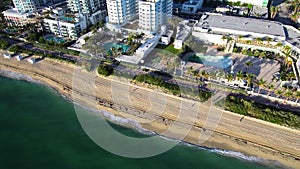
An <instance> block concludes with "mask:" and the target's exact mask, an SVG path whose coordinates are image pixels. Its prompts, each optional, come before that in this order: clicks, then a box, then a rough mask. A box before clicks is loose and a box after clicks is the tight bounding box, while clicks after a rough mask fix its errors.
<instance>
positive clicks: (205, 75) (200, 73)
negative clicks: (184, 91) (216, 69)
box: [199, 70, 208, 81]
mask: <svg viewBox="0 0 300 169" xmlns="http://www.w3.org/2000/svg"><path fill="white" fill-rule="evenodd" d="M199 76H200V79H201V81H203V80H204V79H203V78H206V79H207V78H208V74H207V72H206V71H205V70H202V71H201V72H199Z"/></svg>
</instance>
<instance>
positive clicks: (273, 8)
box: [270, 6, 279, 19]
mask: <svg viewBox="0 0 300 169" xmlns="http://www.w3.org/2000/svg"><path fill="white" fill-rule="evenodd" d="M278 11H279V7H278V6H276V7H275V6H271V8H270V13H271V16H270V17H271V19H274V18H275V16H276V15H277V13H278Z"/></svg>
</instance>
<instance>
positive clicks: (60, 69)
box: [0, 55, 300, 168]
mask: <svg viewBox="0 0 300 169" xmlns="http://www.w3.org/2000/svg"><path fill="white" fill-rule="evenodd" d="M0 70H5V71H13V72H17V73H21V74H24V75H28V76H30V77H32V78H33V79H34V80H37V81H39V82H41V83H43V84H45V85H47V86H50V87H52V88H54V89H56V90H57V91H58V92H59V93H61V94H63V95H65V96H66V97H68V98H70V99H72V100H75V101H76V102H80V103H81V104H83V105H86V106H89V107H92V108H97V109H100V110H105V111H108V112H111V113H113V114H115V115H119V116H123V117H126V118H130V119H134V120H136V121H138V122H140V124H141V125H142V126H143V127H144V128H145V129H148V130H151V131H155V132H157V133H160V134H162V135H164V136H166V137H170V138H174V139H177V138H181V136H183V135H184V136H185V134H182V133H185V132H186V131H188V133H187V135H186V136H185V137H184V140H185V141H187V142H189V143H192V144H196V145H200V146H204V147H209V148H218V149H224V150H232V151H236V152H241V153H243V154H245V155H248V156H255V157H260V158H264V159H267V160H269V162H270V163H272V164H274V163H276V162H274V161H277V162H279V163H281V164H283V165H284V166H285V167H291V168H299V166H300V139H299V138H300V131H299V130H295V129H290V128H287V127H283V126H279V125H275V124H272V123H268V122H264V121H262V120H257V119H254V118H250V117H245V118H244V119H243V120H242V121H240V119H241V118H242V117H243V116H241V115H238V114H234V113H231V112H227V111H222V110H220V109H217V108H211V107H210V104H209V103H204V104H200V103H197V102H195V101H192V100H187V99H182V98H179V97H175V96H172V95H167V94H163V93H162V92H153V90H151V89H148V88H144V87H141V86H134V85H131V84H130V85H128V84H127V83H125V82H119V81H120V80H119V79H114V78H104V77H98V76H97V75H96V73H95V72H86V71H80V70H77V69H76V68H75V66H73V65H70V64H66V63H60V62H56V61H53V60H49V59H44V60H42V61H40V62H37V63H35V64H30V63H28V62H27V61H25V60H23V61H17V60H16V59H15V58H12V59H4V58H3V56H2V55H1V56H0ZM74 77H75V78H74ZM112 89H113V90H112ZM93 95H94V96H95V97H96V98H97V99H96V98H94V97H92V96H93ZM127 97H128V99H124V98H127ZM149 98H150V99H149ZM151 98H152V99H151ZM153 98H156V99H153ZM128 100H130V102H128ZM161 103H164V104H163V106H161V105H162V104H161ZM118 110H119V111H118ZM180 110H182V111H180ZM174 121H176V125H172V124H173V123H174ZM216 123H217V124H218V125H217V126H216V128H215V129H214V127H215V126H214V124H216ZM189 127H191V130H187V128H189ZM167 130H168V131H171V132H165V131H167ZM206 136H210V137H208V138H206ZM201 139H204V142H201V143H199V140H201ZM266 162H267V161H266Z"/></svg>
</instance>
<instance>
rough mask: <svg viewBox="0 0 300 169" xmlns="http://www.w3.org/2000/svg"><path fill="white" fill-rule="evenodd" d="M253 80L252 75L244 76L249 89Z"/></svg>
mask: <svg viewBox="0 0 300 169" xmlns="http://www.w3.org/2000/svg"><path fill="white" fill-rule="evenodd" d="M254 78H255V75H254V74H246V80H247V86H248V87H250V84H251V83H252V81H253V79H254Z"/></svg>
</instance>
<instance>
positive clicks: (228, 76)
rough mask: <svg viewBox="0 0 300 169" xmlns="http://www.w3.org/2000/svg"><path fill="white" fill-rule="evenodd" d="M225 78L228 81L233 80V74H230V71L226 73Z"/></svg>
mask: <svg viewBox="0 0 300 169" xmlns="http://www.w3.org/2000/svg"><path fill="white" fill-rule="evenodd" d="M226 79H227V81H228V82H231V81H233V79H234V76H233V74H231V73H229V74H227V75H226Z"/></svg>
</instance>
